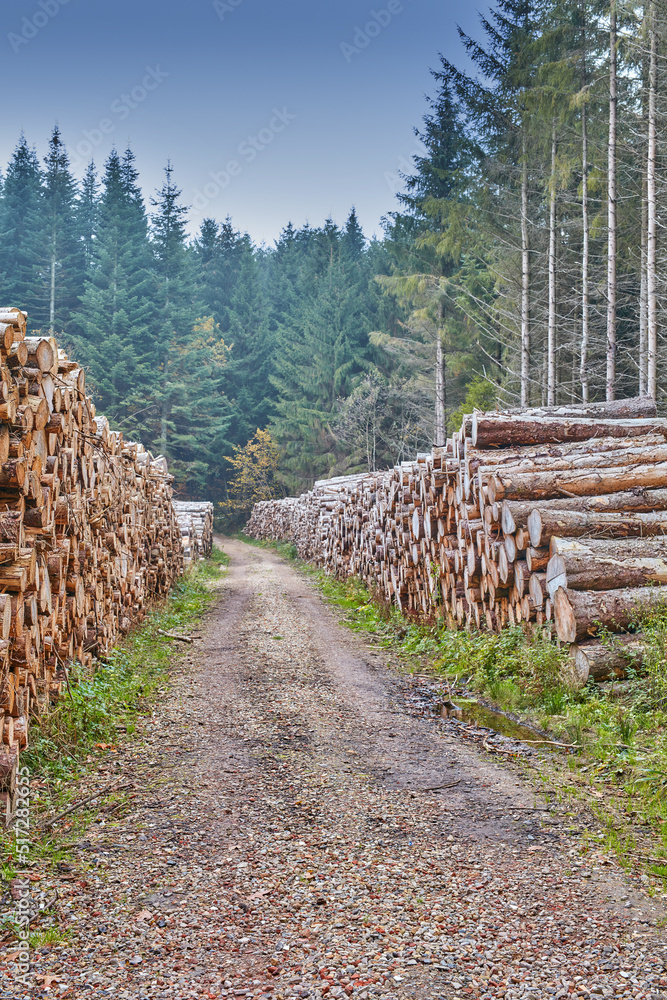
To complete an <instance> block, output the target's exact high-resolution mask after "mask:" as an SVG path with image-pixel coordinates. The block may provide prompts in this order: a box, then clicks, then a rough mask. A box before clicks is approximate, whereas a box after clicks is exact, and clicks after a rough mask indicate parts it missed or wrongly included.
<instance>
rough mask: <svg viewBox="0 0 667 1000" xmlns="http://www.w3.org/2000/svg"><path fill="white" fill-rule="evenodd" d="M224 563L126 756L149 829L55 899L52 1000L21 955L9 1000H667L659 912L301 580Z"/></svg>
mask: <svg viewBox="0 0 667 1000" xmlns="http://www.w3.org/2000/svg"><path fill="white" fill-rule="evenodd" d="M224 548H225V550H226V551H227V552H228V553H229V554H230V556H231V558H232V563H231V567H230V570H229V573H228V574H227V576H226V578H225V581H224V584H223V586H222V593H221V597H220V600H219V601H218V602H217V603H216V605H215V606H214V608H213V609H212V611H211V612H210V613H209V615H208V616H207V619H206V621H205V624H204V626H203V628H202V629H201V635H200V636H199V637H198V638H197V639H196V642H195V645H194V646H193V647H192V652H191V653H188V654H187V656H186V658H185V660H184V661H183V663H182V664H181V666H180V667H179V668H178V669H177V672H176V678H175V684H174V687H173V690H172V693H171V695H170V697H169V698H167V699H165V703H164V704H163V705H160V706H158V707H156V709H155V711H154V715H153V718H152V719H149V720H148V722H147V723H146V727H145V731H144V733H143V739H144V744H143V746H137V747H136V748H135V749H134V750H130V751H128V752H127V753H126V754H125V757H124V760H123V775H124V776H126V777H127V778H128V780H129V781H133V782H134V785H135V789H136V791H135V797H134V806H133V812H132V814H131V815H129V816H126V817H125V818H123V819H122V820H121V821H120V823H119V825H118V826H113V827H112V826H109V825H108V824H104V823H102V824H94V825H93V827H92V828H91V829H90V830H89V832H88V833H87V835H86V840H85V841H83V842H81V843H80V844H79V845H78V849H79V851H80V857H81V867H82V868H83V867H84V866H90V864H91V861H92V863H93V864H94V865H95V867H94V868H92V869H91V868H90V867H88V870H87V871H85V872H83V873H82V872H81V871H78V870H77V869H74V871H69V872H68V871H65V872H64V873H63V879H62V882H61V883H60V884H55V888H57V889H58V891H59V895H60V900H59V903H58V906H59V907H60V918H61V921H65V922H67V923H69V926H70V934H71V938H70V940H68V941H65V942H63V943H60V944H58V945H55V946H54V945H47V946H46V947H45V948H44V950H40V951H38V952H37V954H36V955H35V970H34V971H35V974H36V977H37V978H36V983H39V984H40V986H41V988H40V989H31V990H26V989H24V988H22V987H19V985H18V984H16V983H14V984H12V982H11V979H12V968H13V965H12V957H11V955H10V956H9V960H8V964H6V965H5V967H4V973H3V971H2V968H3V967H2V965H1V964H0V997H23V996H30V997H35V996H54V995H60V996H65V997H75V998H77V1000H78V998H79V997H85V996H113V997H114V998H120V1000H123V998H132V1000H135V998H141V997H146V998H148V997H151V998H153V997H165V998H166V997H169V998H173V1000H179V998H186V997H188V998H190V997H193V998H194V997H196V998H212V997H225V996H230V997H232V996H233V997H254V998H258V997H263V996H271V997H275V998H296V997H302V998H306V997H312V998H320V997H322V996H324V997H346V996H352V997H354V998H382V997H397V998H408V997H414V998H417V997H418V998H422V1000H431V998H446V1000H451V998H453V997H462V998H463V997H465V998H468V997H471V998H472V997H474V998H485V1000H490V998H494V1000H495V998H497V997H504V998H507V1000H510V998H519V997H535V998H540V1000H541V998H550V997H556V998H563V997H571V996H572V997H576V996H579V997H587V996H609V997H614V998H620V997H635V998H651V1000H656V998H664V997H667V971H666V969H665V964H667V950H666V948H665V941H664V934H663V932H662V931H661V930H659V929H657V927H656V924H659V925H662V920H661V912H662V910H661V909H660V908H659V907H658V906H657V905H656V906H653V904H651V903H650V902H649V901H648V900H645V899H642V898H641V897H640V896H639V895H638V894H637V893H636V892H635V891H633V889H632V888H631V887H630V886H629V884H626V883H625V882H624V880H623V877H622V875H621V874H620V873H619V872H617V871H615V870H613V868H612V867H610V866H609V865H608V864H606V865H605V864H604V859H602V858H597V859H595V858H594V859H593V861H592V862H591V860H590V859H587V861H586V862H585V863H584V862H582V860H581V858H580V857H579V855H578V852H577V850H576V842H575V841H572V840H568V839H567V837H566V836H564V835H562V834H561V832H560V831H561V829H562V827H563V822H562V819H561V817H560V816H559V815H558V813H557V811H556V807H555V806H554V807H550V806H549V804H548V803H547V802H545V800H544V799H542V800H540V799H538V798H537V797H536V794H535V792H534V790H533V789H532V787H531V785H530V784H529V783H528V782H526V781H524V780H523V779H522V778H521V777H520V776H519V775H518V774H517V773H513V772H512V771H511V770H510V769H508V768H507V767H506V766H504V764H503V762H501V761H498V759H497V758H491V757H487V756H486V755H483V754H480V753H478V752H477V751H476V750H475V749H473V748H471V747H470V746H468V745H467V744H465V743H464V742H463V741H462V740H461V739H460V737H458V736H457V735H456V733H455V732H454V731H453V727H450V726H447V725H445V724H443V723H442V722H440V721H438V720H435V719H428V718H419V717H416V716H415V714H414V712H413V713H411V712H410V709H409V706H408V705H407V704H406V702H405V698H404V687H405V685H404V684H402V682H401V681H400V679H399V678H398V677H397V676H396V675H395V674H393V673H392V672H391V671H390V670H388V669H387V668H386V666H385V665H384V663H383V662H382V661H381V660H380V658H379V657H378V655H377V654H374V653H372V652H370V651H369V649H368V648H367V646H366V645H365V644H364V642H363V640H362V639H361V638H360V637H358V636H355V635H352V634H351V633H349V631H347V630H346V629H345V628H344V627H343V626H342V625H341V624H340V623H339V622H338V620H337V618H336V615H335V613H334V612H332V611H331V610H330V609H328V608H327V607H326V606H325V605H324V604H323V602H322V600H321V598H320V596H319V594H318V592H317V590H316V589H315V588H314V586H313V585H312V584H311V583H310V582H308V581H307V580H306V579H304V578H303V577H302V576H301V575H299V573H298V572H297V571H296V570H295V569H294V568H293V567H291V566H290V565H288V564H287V563H285V562H284V561H283V560H281V559H280V558H279V557H278V556H276V555H275V554H274V553H272V552H270V551H268V550H264V549H258V548H254V547H251V546H248V545H244V544H242V543H241V542H237V541H230V540H225V541H224ZM435 786H450V787H448V788H440V789H439V790H437V791H434V790H432V789H434V787H435ZM67 867H68V866H65V868H66V869H67ZM45 885H46V889H47V891H48V890H50V889H51V888H53V887H54V882H53V879H51V881H50V882H48V880H47V883H45ZM50 977H51V978H50ZM45 985H49V987H50V988H49V990H48V991H47V992H45V990H44V986H45ZM3 991H4V992H3Z"/></svg>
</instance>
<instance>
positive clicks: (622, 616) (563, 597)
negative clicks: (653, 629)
mask: <svg viewBox="0 0 667 1000" xmlns="http://www.w3.org/2000/svg"><path fill="white" fill-rule="evenodd" d="M553 605H554V620H555V625H556V635H557V636H558V638H559V639H560V641H561V642H567V643H580V642H583V641H584V640H586V639H589V638H590V637H592V636H594V635H597V634H598V632H599V630H600V628H605V629H606V630H607V631H609V632H624V631H627V629H628V628H630V627H631V626H633V625H636V624H638V622H639V620H640V618H641V615H642V613H645V612H649V611H651V610H654V609H656V608H664V607H665V606H666V605H667V590H665V589H663V588H662V587H630V588H626V589H623V588H620V589H619V588H617V589H615V590H607V591H597V592H596V591H577V590H564V589H563V588H559V589H558V590H557V591H556V593H555V594H554V598H553Z"/></svg>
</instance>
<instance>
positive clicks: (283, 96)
mask: <svg viewBox="0 0 667 1000" xmlns="http://www.w3.org/2000/svg"><path fill="white" fill-rule="evenodd" d="M457 23H460V24H462V26H463V27H464V28H465V29H466V30H469V31H472V32H474V33H477V13H476V8H474V7H473V6H471V5H464V7H461V5H460V3H456V2H454V0H378V2H377V3H373V0H335V2H322V0H2V7H1V9H0V24H1V26H2V31H1V32H0V50H2V48H4V59H3V61H2V65H3V74H2V75H3V83H2V88H3V90H4V94H5V96H4V100H3V101H2V109H3V129H2V138H1V141H0V162H1V163H2V165H3V168H4V164H5V163H6V162H7V159H8V158H9V156H10V155H11V152H12V149H13V148H14V146H15V144H16V140H17V138H18V136H19V133H20V131H21V130H23V131H24V132H25V134H26V137H27V139H28V141H29V142H30V143H31V144H35V145H36V147H37V150H38V152H39V154H40V156H43V155H44V153H45V149H46V142H47V139H48V135H49V133H50V130H51V128H52V127H53V124H54V122H55V121H58V122H59V124H60V127H61V130H62V132H63V137H64V139H65V142H66V143H67V145H68V148H69V150H70V153H71V155H72V160H73V165H74V167H75V172H76V173H77V174H78V175H80V174H81V172H82V170H83V167H84V166H85V164H86V162H87V161H88V160H89V159H90V158H91V155H92V157H93V158H94V159H95V161H96V163H97V164H98V166H101V164H102V163H103V161H104V159H105V157H106V155H107V154H108V152H109V150H110V148H111V146H112V145H113V144H114V143H115V144H116V145H117V146H118V147H119V148H121V149H122V148H124V147H125V146H126V145H127V144H128V142H129V143H130V144H131V145H132V148H133V149H134V151H135V153H136V155H137V163H138V167H139V170H140V173H141V183H142V186H143V189H144V192H145V193H146V194H152V193H153V190H154V189H155V188H156V187H157V186H159V185H160V184H161V182H162V169H163V167H164V164H165V163H166V161H167V159H171V160H172V162H173V165H174V169H175V178H176V181H177V183H178V185H179V186H180V187H181V188H182V189H183V198H184V201H185V202H186V203H187V204H189V205H191V206H193V207H192V213H191V214H192V223H193V229H196V228H197V227H198V225H199V223H200V221H201V219H202V218H204V217H205V216H206V215H211V216H214V217H216V218H219V219H222V218H224V217H225V216H226V215H227V214H229V215H231V216H232V218H233V221H234V224H235V225H236V226H237V227H238V228H240V229H243V230H247V231H248V232H250V234H251V235H252V236H253V237H254V238H255V239H256V240H257V241H262V240H264V241H266V242H268V243H271V242H272V241H273V240H274V239H275V238H276V237H277V235H278V234H279V232H280V230H281V229H282V228H283V226H284V225H285V224H286V223H287V222H288V221H289V220H292V221H293V222H294V224H295V225H302V224H303V223H304V222H306V221H309V222H310V223H311V224H313V225H319V224H321V222H322V221H323V220H324V219H325V218H326V217H327V216H328V215H331V216H332V217H333V218H334V219H335V220H336V221H337V222H339V223H341V222H343V221H344V220H345V218H346V216H347V214H348V212H349V210H350V208H351V206H352V205H355V206H356V208H357V211H358V214H359V217H360V220H361V222H362V225H363V226H364V229H365V231H366V232H367V233H369V234H370V233H373V232H378V231H379V220H380V217H381V216H382V215H383V214H384V213H386V212H387V211H390V210H391V209H392V208H394V207H395V204H396V203H395V193H396V191H397V190H398V189H399V187H400V181H399V179H398V177H397V174H398V171H399V170H401V169H402V168H405V167H406V165H407V164H408V162H409V159H410V156H411V154H412V153H413V152H414V151H415V149H416V140H415V138H414V136H413V133H412V129H413V127H414V126H415V125H418V124H419V123H420V121H421V118H422V115H423V114H424V111H425V102H424V95H425V94H426V93H432V92H433V81H432V79H431V77H430V75H429V68H430V67H435V66H437V64H438V52H443V53H444V54H445V55H447V56H449V57H454V58H456V59H458V60H459V61H462V56H461V46H460V42H459V39H458V35H457V33H456V24H457Z"/></svg>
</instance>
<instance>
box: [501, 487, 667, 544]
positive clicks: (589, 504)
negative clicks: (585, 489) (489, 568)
mask: <svg viewBox="0 0 667 1000" xmlns="http://www.w3.org/2000/svg"><path fill="white" fill-rule="evenodd" d="M534 510H539V514H540V517H543V516H547V517H551V516H552V514H553V513H554V512H556V511H564V512H566V513H567V512H568V511H572V512H573V513H581V514H591V515H594V514H609V513H614V512H619V513H623V514H629V513H632V512H636V513H640V512H644V513H647V514H649V513H651V512H653V511H664V510H667V489H657V490H644V489H640V490H635V489H632V490H627V491H625V492H622V491H617V492H616V493H608V494H606V495H602V496H581V497H570V496H568V497H558V498H554V499H552V500H541V501H540V503H539V508H538V506H537V504H536V503H535V501H534V500H505V501H504V502H503V505H502V510H501V513H500V522H501V525H502V528H503V531H505V532H507V533H508V534H514V532H515V531H517V529H519V528H526V527H528V519H529V517H530V516H531V514H532V512H533V511H534ZM531 542H532V539H531Z"/></svg>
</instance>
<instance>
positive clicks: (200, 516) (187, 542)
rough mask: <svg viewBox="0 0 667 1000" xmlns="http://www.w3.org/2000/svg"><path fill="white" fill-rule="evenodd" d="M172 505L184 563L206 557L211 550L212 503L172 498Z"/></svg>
mask: <svg viewBox="0 0 667 1000" xmlns="http://www.w3.org/2000/svg"><path fill="white" fill-rule="evenodd" d="M173 507H174V511H175V512H176V519H177V521H178V527H179V530H180V532H181V543H182V545H183V558H184V560H185V565H186V566H190V565H191V564H192V563H193V562H197V560H198V559H207V558H208V557H209V556H210V554H211V552H212V550H213V504H212V503H193V502H190V501H187V500H174V501H173Z"/></svg>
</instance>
